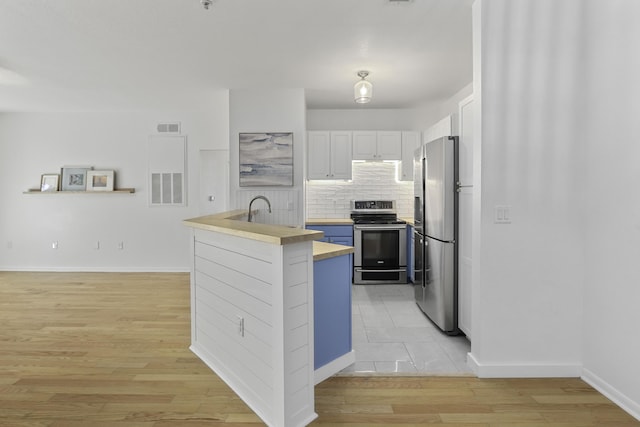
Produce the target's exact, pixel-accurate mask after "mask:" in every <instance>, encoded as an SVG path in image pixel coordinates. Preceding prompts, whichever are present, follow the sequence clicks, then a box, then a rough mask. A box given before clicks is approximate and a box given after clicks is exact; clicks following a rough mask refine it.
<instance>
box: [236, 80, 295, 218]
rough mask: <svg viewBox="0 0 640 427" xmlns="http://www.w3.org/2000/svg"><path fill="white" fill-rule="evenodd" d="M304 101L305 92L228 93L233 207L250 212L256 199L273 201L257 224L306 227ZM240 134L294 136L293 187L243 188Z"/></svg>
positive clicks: (262, 207)
mask: <svg viewBox="0 0 640 427" xmlns="http://www.w3.org/2000/svg"><path fill="white" fill-rule="evenodd" d="M305 102H306V101H305V97H304V90H302V89H262V90H248V89H246V90H244V89H243V90H232V91H230V93H229V123H230V124H229V160H230V168H229V170H230V175H231V176H230V179H229V186H230V190H231V191H230V203H231V206H234V207H235V208H239V209H247V208H248V205H249V201H250V200H251V198H252V197H254V196H256V195H264V196H266V197H267V198H268V199H269V200H270V201H271V207H272V213H271V214H269V213H267V210H266V209H265V205H264V202H263V201H260V200H259V201H257V202H256V204H255V205H254V206H253V207H254V208H258V209H260V212H259V213H258V215H257V216H256V217H255V218H256V222H263V223H271V224H284V225H295V226H303V225H304V197H303V186H304V173H305V168H304V163H305V157H304V156H305V145H306V117H305ZM241 132H293V182H294V184H293V187H252V188H247V187H242V188H241V187H240V186H239V177H240V174H239V170H238V165H239V163H238V157H239V139H238V138H239V134H240V133H241Z"/></svg>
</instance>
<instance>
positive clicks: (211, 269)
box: [195, 251, 273, 305]
mask: <svg viewBox="0 0 640 427" xmlns="http://www.w3.org/2000/svg"><path fill="white" fill-rule="evenodd" d="M200 254H201V255H202V254H203V253H202V251H201V252H200ZM210 259H211V258H206V257H205V258H203V257H201V256H199V255H197V256H196V259H195V267H196V271H199V272H202V273H204V274H206V275H208V276H211V277H214V278H215V279H216V280H218V281H220V282H223V283H225V284H227V285H229V286H232V287H234V288H236V289H238V290H239V291H241V292H244V293H245V294H247V295H249V296H251V297H253V298H255V299H258V300H260V301H262V302H264V303H265V304H269V305H271V304H272V302H273V301H272V299H273V295H272V292H273V289H272V288H271V284H270V283H267V282H265V281H263V280H260V279H258V278H255V277H253V276H251V275H248V274H247V273H245V272H244V271H237V270H233V269H231V268H229V267H226V266H224V265H221V264H218V263H217V262H214V261H210ZM247 264H248V265H249V264H251V262H250V261H247ZM268 267H269V268H272V266H271V265H269V266H268ZM254 274H255V270H254Z"/></svg>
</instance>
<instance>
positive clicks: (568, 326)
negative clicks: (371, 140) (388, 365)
mask: <svg viewBox="0 0 640 427" xmlns="http://www.w3.org/2000/svg"><path fill="white" fill-rule="evenodd" d="M639 15H640V3H638V2H635V1H632V0H613V1H609V0H607V1H603V0H588V1H580V0H566V1H563V2H557V1H554V0H536V1H533V0H527V1H524V0H523V1H518V2H514V1H513V0H480V1H476V4H475V6H474V24H477V23H478V22H479V21H480V24H481V26H480V28H477V27H476V29H474V32H475V34H476V36H479V39H477V40H475V42H478V45H479V48H480V50H481V52H480V54H479V55H478V56H476V58H475V60H474V68H475V71H476V75H475V76H474V87H475V89H476V93H475V95H474V96H475V102H476V103H477V105H479V106H481V118H480V121H479V123H478V126H479V128H480V129H481V134H480V135H481V139H480V140H479V141H478V144H479V146H481V148H482V155H481V159H480V162H481V165H482V171H481V183H482V187H481V191H480V194H479V200H480V201H481V207H480V217H479V218H478V224H479V226H480V227H479V232H478V234H476V235H474V238H475V241H474V261H475V260H478V263H477V264H476V265H477V268H474V300H473V322H474V342H473V344H472V363H475V364H476V369H477V371H478V373H479V374H480V375H481V376H534V375H535V376H545V375H552V376H564V375H569V376H582V377H583V378H584V379H585V380H587V381H588V382H590V383H591V384H592V385H594V386H595V387H596V388H597V389H598V390H600V391H601V392H603V393H605V394H606V395H607V396H608V397H610V398H611V399H613V400H614V401H615V402H616V403H618V404H619V405H620V406H622V407H623V408H624V409H626V410H627V411H628V412H630V413H631V414H632V415H634V416H635V417H636V418H638V419H640V383H639V382H638V378H640V366H639V365H638V363H637V360H638V354H639V353H640V340H638V339H637V338H636V336H637V327H638V325H640V310H638V301H640V287H639V286H638V283H639V282H640V270H638V268H637V262H638V259H640V245H638V241H640V221H639V220H638V218H640V198H638V197H637V191H635V185H636V184H637V183H638V182H640V168H639V167H638V159H639V158H640V145H639V144H638V137H639V136H640V122H639V121H638V116H639V115H640V82H639V81H638V75H640V57H639V56H638V55H637V41H638V40H640V29H639V28H638V26H637V23H636V22H635V20H636V18H637V16H639ZM558 28H562V31H557V29H558ZM476 53H477V51H476ZM479 58H480V60H478V59H479ZM476 152H478V151H476ZM495 205H510V206H511V213H512V223H511V224H510V225H497V224H494V223H493V220H492V219H493V215H494V206H495Z"/></svg>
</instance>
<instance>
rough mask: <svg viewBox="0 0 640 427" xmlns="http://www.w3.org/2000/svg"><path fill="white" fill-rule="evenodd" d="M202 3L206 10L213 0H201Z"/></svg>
mask: <svg viewBox="0 0 640 427" xmlns="http://www.w3.org/2000/svg"><path fill="white" fill-rule="evenodd" d="M200 3H202V6H203V7H204V8H205V9H206V10H209V6H211V4H212V3H213V0H200Z"/></svg>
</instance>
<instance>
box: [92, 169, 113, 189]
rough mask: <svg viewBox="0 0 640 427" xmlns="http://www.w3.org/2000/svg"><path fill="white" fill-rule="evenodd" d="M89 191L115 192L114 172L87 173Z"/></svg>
mask: <svg viewBox="0 0 640 427" xmlns="http://www.w3.org/2000/svg"><path fill="white" fill-rule="evenodd" d="M87 191H113V171H112V170H106V171H94V170H90V171H87Z"/></svg>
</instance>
